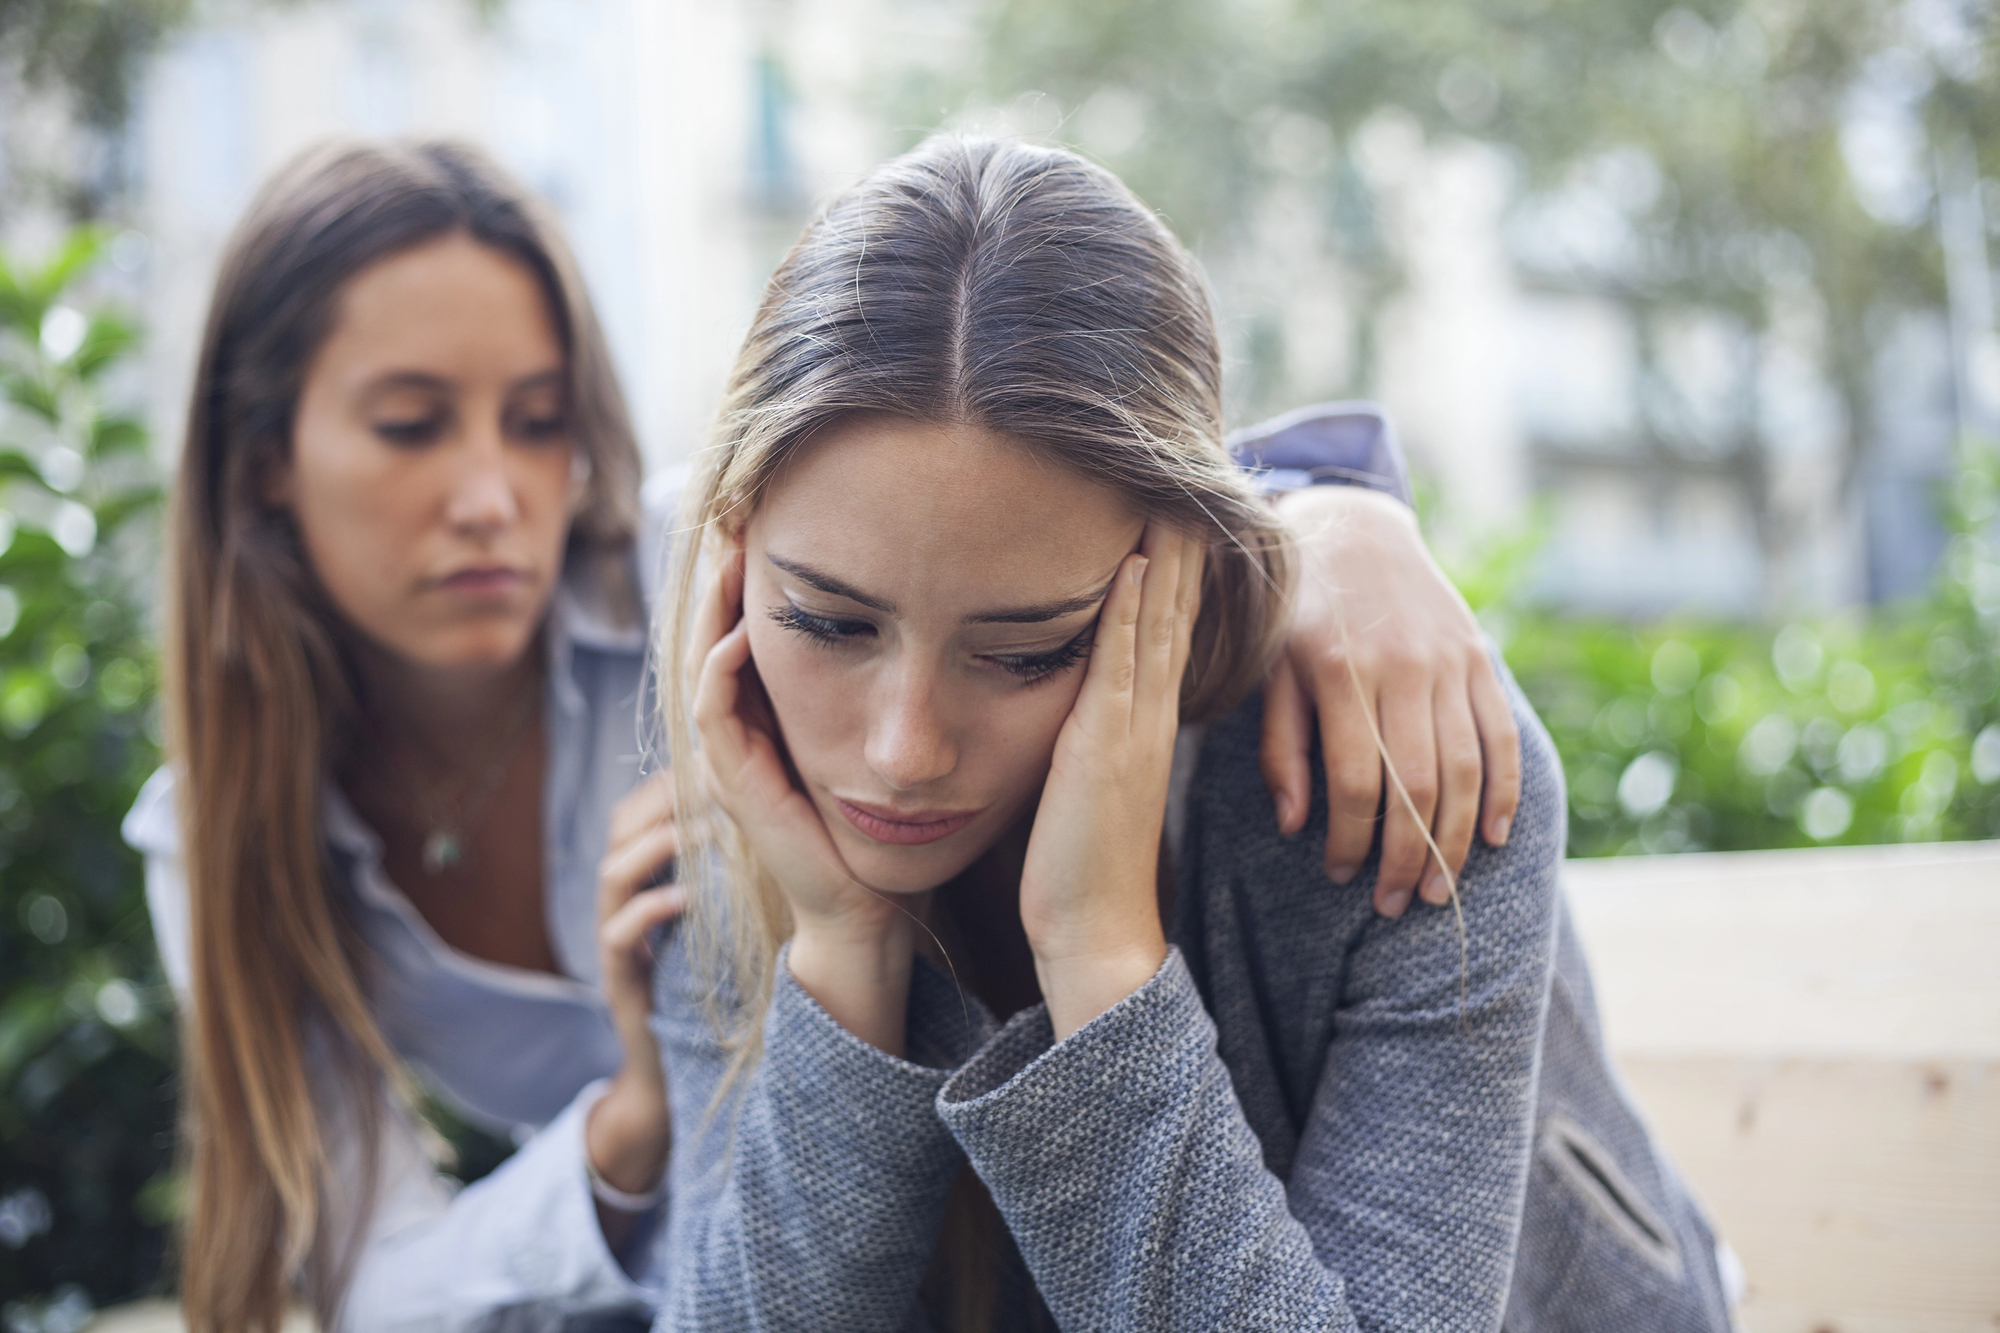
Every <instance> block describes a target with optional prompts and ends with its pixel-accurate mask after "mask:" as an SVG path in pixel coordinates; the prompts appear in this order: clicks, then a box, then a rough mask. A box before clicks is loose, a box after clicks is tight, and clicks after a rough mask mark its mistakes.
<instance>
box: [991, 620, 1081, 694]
mask: <svg viewBox="0 0 2000 1333" xmlns="http://www.w3.org/2000/svg"><path fill="white" fill-rule="evenodd" d="M1096 634H1097V625H1096V623H1095V622H1092V623H1091V624H1089V625H1086V626H1084V628H1083V631H1082V633H1080V634H1078V635H1077V636H1076V637H1075V638H1073V639H1071V640H1070V641H1069V642H1068V643H1066V644H1064V645H1063V646H1062V647H1060V648H1053V649H1051V650H1049V651H1048V652H1046V653H1012V654H1007V655H1000V654H994V655H992V656H989V657H988V658H987V659H986V660H987V661H989V662H991V663H993V664H994V665H995V666H997V667H999V668H1000V669H1001V670H1002V671H1005V672H1006V673H1007V674H1009V675H1011V676H1019V677H1020V678H1021V679H1022V680H1025V681H1027V682H1028V683H1029V684H1031V685H1032V684H1033V683H1034V682H1036V681H1038V680H1046V679H1047V678H1048V677H1050V676H1053V675H1055V674H1056V673H1057V672H1059V671H1067V670H1069V669H1070V668H1071V667H1073V666H1075V665H1076V664H1077V663H1078V662H1081V661H1082V660H1083V659H1084V658H1086V657H1089V656H1090V645H1091V644H1092V643H1093V642H1094V641H1095V638H1096Z"/></svg>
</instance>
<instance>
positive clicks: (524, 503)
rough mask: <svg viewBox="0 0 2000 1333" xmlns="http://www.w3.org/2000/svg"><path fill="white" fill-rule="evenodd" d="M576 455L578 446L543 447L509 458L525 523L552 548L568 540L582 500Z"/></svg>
mask: <svg viewBox="0 0 2000 1333" xmlns="http://www.w3.org/2000/svg"><path fill="white" fill-rule="evenodd" d="M575 457H576V452H575V450H574V448H541V449H523V450H520V451H518V452H517V453H516V454H515V456H514V457H512V458H510V459H509V460H508V472H509V482H510V484H511V485H512V486H513V490H514V495H515V497H516V502H517V503H518V504H519V505H520V506H521V520H522V524H523V526H524V527H526V528H527V529H528V530H529V531H531V532H533V533H534V534H535V539H536V540H537V541H538V542H539V543H540V544H541V545H542V546H544V547H546V548H549V549H554V550H559V549H561V547H562V544H563V543H564V542H565V541H566V540H567V539H568V537H569V524H570V518H571V517H572V515H573V514H574V512H575V510H576V506H577V504H578V503H580V502H581V500H582V494H581V491H580V488H579V486H578V484H577V482H576V479H575V478H576V474H575V471H574V466H575V465H574V463H573V461H572V460H573V459H574V458H575Z"/></svg>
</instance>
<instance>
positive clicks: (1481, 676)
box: [1466, 650, 1521, 847]
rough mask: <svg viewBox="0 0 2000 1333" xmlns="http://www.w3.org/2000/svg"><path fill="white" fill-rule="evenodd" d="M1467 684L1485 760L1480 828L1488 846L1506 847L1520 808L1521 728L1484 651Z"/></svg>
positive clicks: (1481, 752) (1473, 665) (1490, 660)
mask: <svg viewBox="0 0 2000 1333" xmlns="http://www.w3.org/2000/svg"><path fill="white" fill-rule="evenodd" d="M1466 686H1467V690H1468V693H1469V694H1470V696H1471V699H1472V716H1473V720H1474V722H1475V723H1476V724H1477V726H1478V728H1479V753H1480V756H1481V758H1482V759H1483V760H1484V761H1485V773H1486V783H1485V787H1486V795H1485V799H1484V801H1483V802H1482V803H1481V808H1480V813H1479V827H1480V829H1481V830H1482V831H1483V836H1484V837H1485V839H1486V842H1487V845H1488V846H1490V847H1505V846H1506V845H1507V836H1508V834H1510V833H1511V832H1513V829H1514V814H1515V812H1516V811H1517V810H1519V809H1520V807H1521V728H1520V726H1519V725H1518V724H1517V723H1516V722H1515V721H1514V710H1513V708H1511V707H1510V706H1509V705H1508V702H1507V692H1506V691H1505V690H1503V689H1501V688H1500V680H1499V677H1498V676H1496V675H1495V674H1494V671H1493V660H1492V659H1491V658H1489V657H1488V656H1487V655H1486V653H1485V652H1484V650H1481V652H1480V653H1479V659H1478V660H1477V661H1476V662H1474V663H1473V664H1472V672H1471V676H1470V679H1468V680H1467V682H1466Z"/></svg>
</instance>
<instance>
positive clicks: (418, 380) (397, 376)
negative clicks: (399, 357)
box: [361, 366, 563, 395]
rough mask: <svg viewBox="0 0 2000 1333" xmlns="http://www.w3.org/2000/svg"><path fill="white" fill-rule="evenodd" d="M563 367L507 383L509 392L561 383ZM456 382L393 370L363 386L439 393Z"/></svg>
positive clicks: (372, 389) (376, 390) (373, 389)
mask: <svg viewBox="0 0 2000 1333" xmlns="http://www.w3.org/2000/svg"><path fill="white" fill-rule="evenodd" d="M562 374H563V372H562V367H561V366H550V367H549V368H548V369H547V370H537V371H534V372H532V373H530V374H527V375H523V376H521V377H520V378H519V379H515V380H510V381H508V383H507V392H509V393H519V392H520V391H521V390H523V389H533V388H539V387H540V386H541V385H543V384H547V383H550V382H555V383H558V384H559V383H561V381H562ZM457 388H458V385H457V383H456V382H454V381H452V380H449V379H446V378H445V377H444V376H442V375H433V374H431V373H429V372H428V371H422V370H392V371H390V372H388V373H387V374H385V375H378V376H376V377H375V378H374V379H372V380H369V381H368V382H367V383H366V384H364V385H363V386H362V387H361V392H362V393H363V394H364V395H365V394H375V393H381V392H383V391H385V390H394V389H428V390H432V391H434V392H439V393H450V392H452V391H453V390H455V389H457Z"/></svg>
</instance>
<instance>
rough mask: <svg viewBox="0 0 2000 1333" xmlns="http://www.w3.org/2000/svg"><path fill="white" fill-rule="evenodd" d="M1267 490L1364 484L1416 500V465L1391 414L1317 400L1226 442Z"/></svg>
mask: <svg viewBox="0 0 2000 1333" xmlns="http://www.w3.org/2000/svg"><path fill="white" fill-rule="evenodd" d="M1223 443H1224V444H1225V445H1227V446H1228V449H1229V454H1230V457H1232V458H1234V459H1235V460H1236V464H1237V466H1238V467H1241V468H1244V469H1246V470H1248V471H1249V472H1250V473H1251V474H1252V475H1253V476H1254V477H1255V479H1256V481H1257V484H1258V486H1259V487H1260V488H1261V489H1263V490H1264V491H1265V492H1266V493H1270V492H1277V491H1291V490H1297V489H1299V488H1300V487H1304V486H1360V487H1364V488H1365V489H1368V490H1371V491H1381V492H1382V493H1383V494H1385V495H1393V496H1395V497H1396V498H1397V499H1398V500H1401V501H1402V502H1403V503H1404V504H1410V503H1412V501H1411V496H1410V469H1409V466H1408V464H1407V463H1406V462H1405V461H1404V459H1403V449H1402V446H1401V445H1400V444H1398V443H1397V441H1396V432H1395V430H1394V428H1393V427H1392V426H1391V425H1390V422H1389V415H1388V413H1386V412H1384V411H1383V410H1382V409H1381V408H1380V407H1377V406H1376V405H1375V404H1373V403H1366V402H1351V403H1317V404H1314V405H1313V406H1311V407H1302V408H1299V409H1298V410H1297V411H1294V412H1287V413H1286V414H1285V415H1283V416H1281V417H1273V418H1271V419H1270V420H1269V421H1261V422H1259V423H1257V424H1256V425H1254V426H1246V427H1244V428H1243V429H1242V430H1239V431H1235V432H1233V433H1232V434H1231V435H1230V436H1229V438H1228V439H1227V440H1225V441H1224V442H1223Z"/></svg>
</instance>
